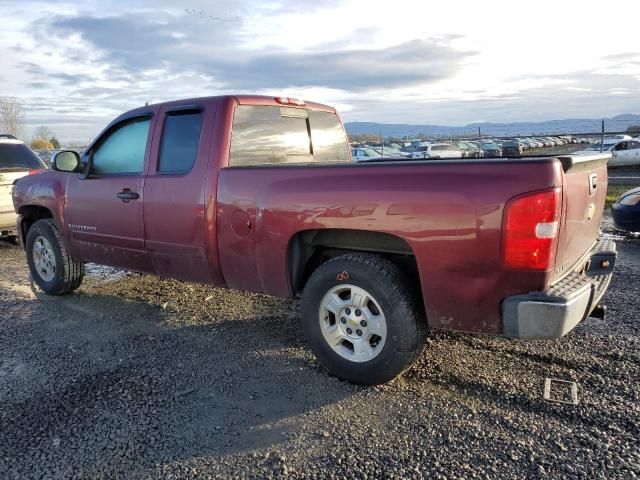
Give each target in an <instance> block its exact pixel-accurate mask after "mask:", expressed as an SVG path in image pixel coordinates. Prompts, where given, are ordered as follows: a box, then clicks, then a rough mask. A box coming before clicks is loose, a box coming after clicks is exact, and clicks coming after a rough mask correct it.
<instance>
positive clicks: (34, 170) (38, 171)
mask: <svg viewBox="0 0 640 480" xmlns="http://www.w3.org/2000/svg"><path fill="white" fill-rule="evenodd" d="M41 171H42V169H40V168H36V169H33V168H32V169H31V170H29V175H33V174H34V173H40V172H41Z"/></svg>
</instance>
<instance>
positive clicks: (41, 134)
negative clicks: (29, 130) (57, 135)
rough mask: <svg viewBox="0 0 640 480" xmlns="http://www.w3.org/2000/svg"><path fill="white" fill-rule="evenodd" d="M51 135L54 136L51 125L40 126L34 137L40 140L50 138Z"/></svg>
mask: <svg viewBox="0 0 640 480" xmlns="http://www.w3.org/2000/svg"><path fill="white" fill-rule="evenodd" d="M51 137H53V132H52V131H51V129H50V128H49V127H45V126H42V127H38V128H36V131H35V132H33V138H35V139H38V140H49V139H50V138H51Z"/></svg>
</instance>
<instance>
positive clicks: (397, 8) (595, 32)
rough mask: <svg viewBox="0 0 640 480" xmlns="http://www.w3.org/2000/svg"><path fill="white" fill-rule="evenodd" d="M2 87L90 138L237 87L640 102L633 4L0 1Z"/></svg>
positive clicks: (594, 110) (594, 114) (510, 115)
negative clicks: (142, 113) (124, 121)
mask: <svg viewBox="0 0 640 480" xmlns="http://www.w3.org/2000/svg"><path fill="white" fill-rule="evenodd" d="M0 9H2V12H3V15H2V16H1V17H0V52H1V53H0V62H1V64H0V65H1V68H0V96H15V97H18V98H20V99H21V100H22V101H23V103H24V105H25V110H26V122H27V129H26V132H25V136H27V137H28V136H29V135H31V134H32V132H33V130H34V129H35V128H36V127H38V126H40V125H46V126H48V127H49V128H50V129H51V130H52V131H54V132H55V133H56V134H57V136H58V137H59V138H60V139H62V140H63V141H86V140H88V139H90V138H92V137H93V136H95V135H96V134H97V133H98V132H99V131H100V130H101V129H102V128H103V127H104V126H105V125H106V124H107V123H108V122H109V121H110V120H111V119H112V118H113V117H115V116H116V115H118V114H119V113H122V112H124V111H126V110H128V109H130V108H134V107H137V106H140V105H143V104H144V103H145V102H149V103H154V102H161V101H165V100H175V99H179V98H190V97H197V96H209V95H220V94H228V93H258V94H265V95H274V96H280V95H283V96H293V97H299V98H304V99H307V100H313V101H319V102H322V103H328V104H330V105H333V106H335V107H336V108H337V109H338V111H339V113H340V114H341V116H342V118H343V120H344V121H347V122H348V121H373V122H387V123H411V124H427V123H428V124H439V125H465V124H467V123H472V122H478V121H491V122H512V121H542V120H551V119H564V118H600V117H610V116H614V115H617V114H622V113H640V42H638V35H639V33H638V32H639V31H640V2H638V1H627V2H616V1H610V2H607V3H606V4H604V5H603V4H602V3H601V2H598V3H596V2H591V1H570V0H565V1H557V0H555V1H547V0H538V1H536V2H506V1H492V0H485V1H482V2H477V1H473V2H472V1H465V2H462V1H458V0H447V1H437V2H433V1H431V2H429V1H425V0H422V1H420V0H415V1H407V0H394V1H393V2H389V1H376V0H369V1H363V0H314V1H306V0H280V1H275V0H273V1H256V0H233V1H229V0H225V1H218V0H207V1H197V0H185V1H181V2H176V1H173V0H171V1H169V0H158V1H144V0H127V1H111V0H101V1H96V0H81V1H60V2H58V1H51V0H49V1H34V0H20V1H7V0H0Z"/></svg>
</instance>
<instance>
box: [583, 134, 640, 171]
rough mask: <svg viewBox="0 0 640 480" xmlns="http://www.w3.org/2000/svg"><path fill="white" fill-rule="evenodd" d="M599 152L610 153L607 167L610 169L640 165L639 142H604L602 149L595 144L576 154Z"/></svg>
mask: <svg viewBox="0 0 640 480" xmlns="http://www.w3.org/2000/svg"><path fill="white" fill-rule="evenodd" d="M600 151H602V152H608V153H611V160H609V166H611V167H622V166H625V165H638V164H640V140H625V141H621V142H620V141H617V140H613V141H612V140H608V141H607V140H605V142H604V143H603V144H602V148H601V147H600V144H599V143H596V144H593V145H591V146H590V147H589V148H587V149H585V150H581V151H580V152H577V153H579V154H592V153H594V152H600Z"/></svg>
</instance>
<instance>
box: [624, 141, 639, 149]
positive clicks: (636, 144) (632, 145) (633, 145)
mask: <svg viewBox="0 0 640 480" xmlns="http://www.w3.org/2000/svg"><path fill="white" fill-rule="evenodd" d="M627 148H628V149H629V150H638V149H640V142H636V141H633V142H627Z"/></svg>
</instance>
